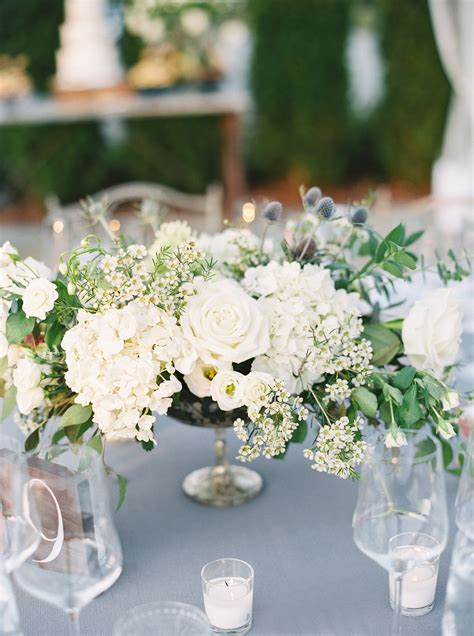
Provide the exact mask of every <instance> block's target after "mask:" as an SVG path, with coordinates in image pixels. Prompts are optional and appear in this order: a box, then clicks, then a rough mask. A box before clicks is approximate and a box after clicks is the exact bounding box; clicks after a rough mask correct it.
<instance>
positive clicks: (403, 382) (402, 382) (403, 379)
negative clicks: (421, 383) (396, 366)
mask: <svg viewBox="0 0 474 636" xmlns="http://www.w3.org/2000/svg"><path fill="white" fill-rule="evenodd" d="M415 375H416V369H415V368H414V367H403V369H401V371H399V372H398V373H397V375H396V376H395V377H394V378H393V380H392V382H393V384H394V385H395V386H396V387H397V389H400V390H401V391H405V390H406V389H408V387H409V386H410V384H411V383H412V382H413V380H414V379H415Z"/></svg>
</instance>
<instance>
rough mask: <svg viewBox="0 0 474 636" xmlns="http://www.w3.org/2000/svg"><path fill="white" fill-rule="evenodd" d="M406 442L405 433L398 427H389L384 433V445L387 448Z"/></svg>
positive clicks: (402, 444) (397, 446) (396, 446)
mask: <svg viewBox="0 0 474 636" xmlns="http://www.w3.org/2000/svg"><path fill="white" fill-rule="evenodd" d="M407 443H408V442H407V438H406V435H405V433H404V432H403V431H401V430H400V429H399V428H391V429H390V430H388V431H387V432H386V433H385V446H386V447H387V448H399V447H400V446H406V444H407Z"/></svg>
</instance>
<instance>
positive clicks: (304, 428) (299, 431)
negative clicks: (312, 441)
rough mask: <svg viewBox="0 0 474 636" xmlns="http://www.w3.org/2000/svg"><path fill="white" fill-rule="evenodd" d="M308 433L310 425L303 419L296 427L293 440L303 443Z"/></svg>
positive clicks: (296, 442)
mask: <svg viewBox="0 0 474 636" xmlns="http://www.w3.org/2000/svg"><path fill="white" fill-rule="evenodd" d="M307 434H308V425H307V424H306V422H305V421H304V420H303V421H302V422H300V423H299V425H298V428H296V429H295V431H294V433H293V435H292V437H291V441H292V442H293V443H295V444H302V443H303V442H304V440H305V439H306V435H307Z"/></svg>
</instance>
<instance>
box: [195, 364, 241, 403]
mask: <svg viewBox="0 0 474 636" xmlns="http://www.w3.org/2000/svg"><path fill="white" fill-rule="evenodd" d="M231 369H232V364H231V363H230V362H218V361H217V360H216V361H215V362H204V361H203V360H198V361H197V362H196V366H195V367H194V370H193V371H192V373H188V374H187V375H185V376H184V381H185V382H186V384H187V386H188V389H189V390H190V391H191V393H194V395H197V397H200V398H203V397H208V396H209V395H211V382H212V380H213V378H214V377H215V376H216V375H217V373H218V372H219V371H229V370H231Z"/></svg>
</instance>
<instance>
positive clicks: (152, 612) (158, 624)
mask: <svg viewBox="0 0 474 636" xmlns="http://www.w3.org/2000/svg"><path fill="white" fill-rule="evenodd" d="M132 634H133V636H157V634H163V635H165V634H169V635H170V636H171V635H173V636H175V635H177V634H183V636H209V635H210V634H211V630H210V628H209V623H208V620H207V618H206V615H205V614H204V613H203V612H202V611H201V610H200V609H198V608H197V607H193V606H192V605H187V604H186V603H173V602H170V601H166V602H163V603H145V604H144V605H138V607H134V608H133V609H131V610H129V611H128V612H127V613H126V614H125V616H123V617H122V618H120V620H119V621H118V622H117V623H116V625H115V627H114V636H131V635H132Z"/></svg>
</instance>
